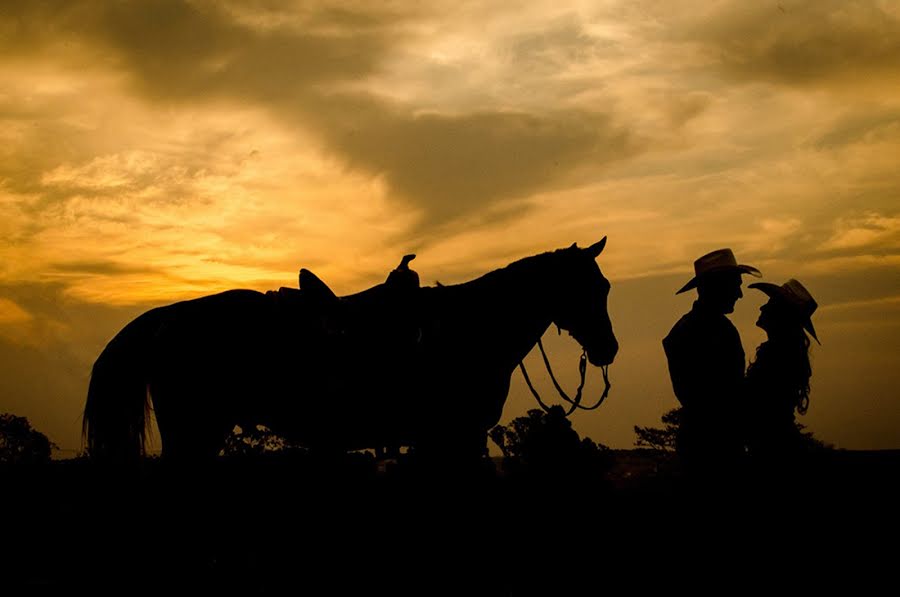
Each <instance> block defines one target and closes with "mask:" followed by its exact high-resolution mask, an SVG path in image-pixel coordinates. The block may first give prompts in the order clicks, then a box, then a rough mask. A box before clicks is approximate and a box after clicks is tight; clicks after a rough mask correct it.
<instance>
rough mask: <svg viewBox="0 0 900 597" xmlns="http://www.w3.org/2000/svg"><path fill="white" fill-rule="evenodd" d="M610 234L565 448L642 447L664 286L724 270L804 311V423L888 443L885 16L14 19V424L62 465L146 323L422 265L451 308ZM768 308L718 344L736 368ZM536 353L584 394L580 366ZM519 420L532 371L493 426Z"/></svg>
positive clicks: (134, 5)
mask: <svg viewBox="0 0 900 597" xmlns="http://www.w3.org/2000/svg"><path fill="white" fill-rule="evenodd" d="M602 236H608V238H609V241H608V245H607V248H606V251H605V252H604V253H603V254H602V255H601V256H600V258H599V260H598V262H599V263H600V266H601V268H602V269H603V271H604V274H605V275H606V276H607V278H609V280H610V282H611V283H612V291H611V295H610V315H611V318H612V321H613V326H614V329H615V332H616V335H617V337H618V340H619V343H620V345H621V348H620V352H619V356H618V358H617V360H616V362H615V364H614V365H613V366H612V367H611V368H610V375H611V381H612V383H613V389H612V392H611V394H610V397H609V399H608V401H607V403H606V404H605V405H604V406H603V407H602V408H600V409H598V410H597V411H593V412H590V413H581V414H577V415H575V416H574V418H573V420H574V422H575V428H576V429H577V430H578V431H579V432H580V433H582V434H584V435H588V436H590V437H591V438H593V439H594V440H595V441H598V442H602V443H604V444H607V445H609V446H612V447H616V448H628V447H631V446H632V444H633V441H634V432H633V426H634V425H653V424H658V423H659V417H660V416H661V415H662V414H663V413H664V412H665V411H667V410H669V409H670V408H673V407H674V406H676V404H677V403H676V400H675V397H674V395H673V393H672V390H671V386H670V383H669V378H668V373H667V370H666V364H665V357H664V354H663V352H662V346H661V339H662V338H663V337H664V336H665V335H666V333H667V332H668V330H669V329H670V327H671V326H672V324H674V322H675V321H676V320H677V319H678V318H679V317H680V316H681V314H682V313H684V312H685V311H687V310H688V309H689V308H690V305H691V302H692V300H693V297H692V296H691V293H687V294H683V295H678V296H675V291H676V290H677V289H678V288H680V287H681V286H682V285H683V284H684V283H685V282H687V280H688V279H690V277H691V276H692V271H693V270H692V262H693V260H694V259H695V258H696V257H698V256H700V255H701V254H703V253H706V252H709V251H711V250H714V249H718V248H721V247H731V248H732V249H733V250H734V252H735V254H736V255H737V258H738V260H739V261H740V262H741V263H746V264H750V265H753V266H756V267H758V268H759V269H761V270H762V272H763V276H764V279H765V280H767V281H771V282H775V283H779V284H780V283H782V282H784V281H785V280H787V279H788V278H791V277H794V278H797V279H799V280H800V281H801V282H803V283H804V284H805V285H806V286H807V288H809V290H810V291H811V292H812V294H813V296H814V297H815V298H816V299H817V300H818V302H819V305H820V307H819V310H818V311H817V313H816V314H815V316H814V317H813V321H814V323H815V326H816V329H817V331H818V334H819V338H820V340H821V341H822V345H821V346H818V345H814V347H813V350H812V365H813V378H812V381H811V385H812V392H811V402H810V408H809V413H808V414H807V415H806V416H805V417H803V418H801V419H800V420H801V422H803V423H804V424H806V425H807V426H808V427H809V428H810V429H811V430H812V431H814V432H815V434H816V436H817V437H819V438H821V439H823V440H825V441H827V442H830V443H833V444H835V445H837V446H839V447H842V448H849V449H881V448H900V392H898V388H900V358H898V357H900V333H898V332H900V3H897V2H895V1H893V0H870V1H860V2H854V1H849V0H816V1H809V2H795V1H792V0H779V1H768V0H763V1H760V2H746V1H741V0H725V1H709V0H706V1H703V2H699V1H696V0H647V1H625V0H611V1H602V0H592V1H589V2H567V1H562V2H560V1H559V0H554V1H531V2H527V3H521V4H519V5H517V4H515V3H498V2H466V1H461V0H454V1H452V2H449V1H448V2H431V1H428V0H425V1H423V2H415V3H413V2H396V3H391V2H351V1H348V2H339V1H337V2H308V1H303V2H300V1H298V2H295V3H292V2H278V1H275V0H271V1H266V0H257V1H246V0H233V1H217V2H214V1H204V0H198V1H185V0H159V1H153V2H150V1H146V2H95V1H88V0H58V1H40V0H30V1H28V2H5V3H3V7H2V8H0V412H11V413H14V414H16V415H20V416H26V417H28V419H29V420H30V421H31V423H32V425H33V426H35V427H36V428H37V429H39V430H41V431H43V432H44V433H46V434H47V435H48V436H49V437H50V439H51V440H53V441H55V442H56V443H57V444H59V445H60V447H61V448H63V451H62V452H60V455H61V456H63V457H66V456H70V455H73V454H74V451H75V450H77V449H78V448H79V445H80V429H81V411H82V409H83V406H84V398H85V393H86V389H87V382H88V376H89V372H90V367H91V365H92V363H93V361H94V359H95V358H96V357H97V355H98V354H99V353H100V351H101V350H102V348H103V347H104V346H105V344H106V343H107V342H108V341H109V340H110V339H111V338H112V336H113V335H114V334H115V333H116V332H117V331H118V330H119V329H121V327H122V326H124V325H125V324H126V323H127V322H128V321H130V320H131V319H132V318H133V317H135V316H136V315H138V314H139V313H141V312H143V311H145V310H147V309H149V308H151V307H154V306H158V305H163V304H168V303H171V302H174V301H176V300H181V299H185V298H191V297H197V296H201V295H204V294H211V293H214V292H218V291H221V290H224V289H228V288H252V289H256V290H261V291H265V290H269V289H275V288H278V287H280V286H295V285H296V279H297V271H298V270H299V269H300V268H301V267H305V268H308V269H310V270H312V271H314V272H315V273H316V274H317V275H319V277H321V278H322V279H323V280H325V281H326V282H327V283H328V284H329V285H330V286H331V287H332V288H333V289H334V290H335V291H336V292H337V293H338V294H349V293H352V292H356V291H359V290H362V289H364V288H367V287H368V286H371V285H372V284H375V283H378V282H381V281H383V279H384V278H385V277H386V275H387V273H388V271H389V270H390V269H392V268H393V267H394V266H396V264H397V263H398V262H399V260H400V258H401V257H402V256H403V255H404V254H406V253H416V254H417V255H418V258H417V259H416V260H415V261H414V262H413V267H414V268H415V269H416V270H417V271H418V272H419V274H420V276H421V279H422V282H423V284H434V283H435V282H437V281H440V282H441V283H443V284H453V283H458V282H463V281H466V280H469V279H472V278H474V277H476V276H478V275H481V274H483V273H486V272H487V271H490V270H492V269H496V268H498V267H501V266H503V265H506V264H507V263H509V262H511V261H514V260H516V259H519V258H521V257H525V256H528V255H533V254H535V253H540V252H544V251H548V250H552V249H556V248H561V247H564V246H568V245H570V244H571V243H573V242H578V243H579V244H580V245H582V246H587V245H589V244H591V243H593V242H595V241H597V240H599V239H600V238H601V237H602ZM764 299H765V297H764V295H762V293H760V292H757V291H755V290H746V289H745V298H744V300H742V301H740V302H739V303H738V305H737V308H736V312H735V314H734V316H733V317H732V321H734V323H735V325H736V326H737V327H738V329H739V331H740V333H741V335H742V339H743V342H744V347H745V351H746V352H747V355H748V358H750V357H752V355H753V352H754V350H755V347H756V346H757V345H758V344H759V343H760V342H761V341H762V340H763V339H764V335H763V333H762V331H761V330H759V329H757V328H755V327H754V325H753V323H754V321H755V319H756V316H757V314H758V309H759V306H760V305H761V304H763V302H764ZM547 341H548V347H549V349H550V356H551V359H552V360H553V362H554V365H555V366H556V367H557V368H558V369H559V370H560V374H561V377H562V378H563V379H564V381H565V383H566V384H567V385H568V386H569V387H574V385H575V382H576V379H575V376H576V370H577V357H578V354H579V352H580V349H579V348H578V346H577V345H576V344H575V342H574V340H572V339H571V338H568V337H566V336H563V337H562V338H557V336H556V332H555V331H552V333H548V334H547ZM527 362H528V363H529V364H530V365H531V369H530V373H531V375H532V377H533V378H536V381H538V382H539V384H538V385H539V387H541V388H543V389H544V390H545V391H547V392H548V396H549V391H550V390H549V388H550V386H549V382H548V381H547V380H546V374H543V373H542V372H541V370H540V368H539V366H538V365H539V363H540V361H539V359H537V358H536V357H535V355H534V354H532V355H531V356H530V357H529V359H528V361H527ZM588 390H589V392H590V393H591V394H590V395H591V396H597V395H599V393H600V391H601V390H602V381H601V379H600V375H599V371H597V370H591V371H589V379H588ZM452 406H453V405H448V408H452ZM534 406H535V404H534V401H533V399H532V398H531V397H530V395H528V393H527V389H526V388H525V386H524V383H523V382H522V380H521V376H520V375H519V373H516V374H515V375H514V379H513V388H512V391H511V394H510V398H509V401H508V402H507V405H506V409H505V411H504V417H503V420H502V422H508V421H509V420H510V419H511V418H513V417H515V416H519V415H522V414H524V412H525V411H526V410H527V409H529V408H533V407H534Z"/></svg>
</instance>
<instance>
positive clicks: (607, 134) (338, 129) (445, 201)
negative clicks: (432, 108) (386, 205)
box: [319, 96, 634, 224]
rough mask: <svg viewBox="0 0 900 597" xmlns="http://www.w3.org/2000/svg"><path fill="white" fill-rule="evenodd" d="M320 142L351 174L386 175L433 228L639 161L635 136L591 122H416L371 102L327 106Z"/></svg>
mask: <svg viewBox="0 0 900 597" xmlns="http://www.w3.org/2000/svg"><path fill="white" fill-rule="evenodd" d="M319 114H320V116H322V117H323V120H322V121H321V124H322V129H321V131H320V132H321V134H322V135H323V136H325V137H326V138H327V139H328V143H329V145H330V146H331V147H334V148H335V149H336V150H337V151H338V152H339V153H341V154H342V155H344V156H346V158H347V159H348V160H349V162H350V164H352V165H355V166H359V167H361V168H364V169H367V170H371V171H375V172H384V173H385V174H386V176H387V178H388V181H389V182H390V184H391V186H392V187H393V188H394V189H395V190H396V191H397V192H399V193H400V194H401V196H402V197H404V198H406V199H408V200H411V201H413V202H414V203H415V204H416V205H417V206H419V207H422V208H424V210H425V213H426V221H425V223H426V224H432V223H439V222H442V221H447V220H452V219H453V218H455V217H456V216H459V215H461V214H464V213H468V212H471V211H473V210H476V209H481V208H484V207H487V206H488V205H490V204H495V203H498V202H502V201H504V200H510V199H514V198H516V197H522V196H524V195H526V194H528V193H529V192H533V191H535V190H537V189H540V188H541V187H542V186H544V185H546V184H548V183H550V182H551V181H553V180H555V179H557V178H558V177H560V176H563V175H564V174H565V173H567V172H568V171H570V170H571V169H572V168H573V166H575V165H578V164H581V163H584V162H585V161H591V162H592V163H594V164H596V165H602V164H604V163H608V162H610V161H612V160H615V159H619V158H621V157H623V156H625V155H627V154H628V153H629V152H631V151H633V145H634V142H633V141H632V139H631V138H630V136H629V135H628V133H627V132H626V131H625V130H624V129H622V128H620V127H617V126H615V125H614V124H613V123H612V122H611V121H610V120H609V118H607V117H605V116H602V115H597V114H591V113H584V112H567V113H555V114H545V115H533V114H526V113H516V112H501V111H493V112H487V111H486V112H476V113H467V114H460V115H443V114H434V113H431V114H418V115H410V114H408V113H406V112H402V111H399V110H393V109H391V108H390V107H389V106H386V105H385V104H384V103H382V102H380V101H378V100H377V99H375V98H372V97H365V96H356V97H349V96H344V97H342V98H332V100H331V101H330V102H325V103H323V104H322V106H321V110H320V111H319Z"/></svg>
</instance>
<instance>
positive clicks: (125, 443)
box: [82, 309, 161, 462]
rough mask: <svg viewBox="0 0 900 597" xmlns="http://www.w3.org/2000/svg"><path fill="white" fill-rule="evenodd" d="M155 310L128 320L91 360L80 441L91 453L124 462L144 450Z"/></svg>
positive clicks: (157, 313)
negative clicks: (91, 365) (91, 367)
mask: <svg viewBox="0 0 900 597" xmlns="http://www.w3.org/2000/svg"><path fill="white" fill-rule="evenodd" d="M160 314H161V309H154V310H152V311H148V312H147V313H144V314H143V315H141V316H140V317H138V318H137V319H135V320H134V321H132V322H131V323H129V324H128V325H127V326H125V327H124V328H123V329H122V330H121V331H120V332H119V333H118V334H116V336H115V337H114V338H113V339H112V340H111V341H110V342H109V344H107V345H106V348H104V349H103V352H102V353H100V356H99V357H98V358H97V361H96V362H95V363H94V367H93V369H92V371H91V382H90V385H89V386H88V394H87V401H86V403H85V406H84V419H83V423H82V441H83V442H86V444H87V454H88V456H90V457H91V458H92V459H96V460H103V461H110V462H124V461H131V460H137V459H139V458H140V457H141V456H142V455H143V454H144V452H145V446H146V439H147V422H148V420H149V412H150V399H149V388H148V385H149V381H150V380H149V366H148V365H149V356H150V351H151V347H152V344H153V338H154V336H155V334H156V332H157V331H158V329H159V326H160Z"/></svg>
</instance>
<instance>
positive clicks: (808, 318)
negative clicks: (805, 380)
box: [748, 278, 821, 344]
mask: <svg viewBox="0 0 900 597" xmlns="http://www.w3.org/2000/svg"><path fill="white" fill-rule="evenodd" d="M748 288H756V289H757V290H760V291H762V292H764V293H765V294H766V295H767V296H769V297H770V298H777V299H779V300H781V301H784V303H785V304H786V305H788V306H789V307H791V309H792V310H793V311H794V313H796V314H797V315H798V316H799V318H800V320H801V321H802V322H803V329H805V330H806V331H807V332H809V335H810V336H812V337H813V338H815V340H816V342H817V343H819V344H821V342H819V338H818V337H817V336H816V328H814V327H813V324H812V314H813V313H815V312H816V308H817V307H818V306H819V305H818V304H817V303H816V301H815V299H813V297H812V295H811V294H810V293H809V291H808V290H807V289H806V287H804V286H803V284H801V283H800V282H798V281H797V280H794V279H793V278H791V279H790V280H788V281H787V282H785V283H784V284H782V285H781V286H778V285H777V284H770V283H768V282H754V283H753V284H750V285H749V286H748Z"/></svg>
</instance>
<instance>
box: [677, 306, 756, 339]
mask: <svg viewBox="0 0 900 597" xmlns="http://www.w3.org/2000/svg"><path fill="white" fill-rule="evenodd" d="M710 336H717V337H721V336H735V337H738V338H740V336H739V334H738V331H737V328H736V327H734V324H733V323H731V320H730V319H728V318H727V317H725V316H724V315H722V314H719V313H707V312H704V311H700V310H698V309H691V310H690V311H688V312H687V313H685V314H684V315H682V316H681V318H680V319H679V320H678V321H677V322H675V325H674V326H672V329H671V330H670V331H669V334H668V335H667V336H666V337H665V338H664V339H663V345H664V346H666V345H671V344H673V343H680V342H684V341H692V342H696V341H698V340H702V339H704V338H708V337H710Z"/></svg>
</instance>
